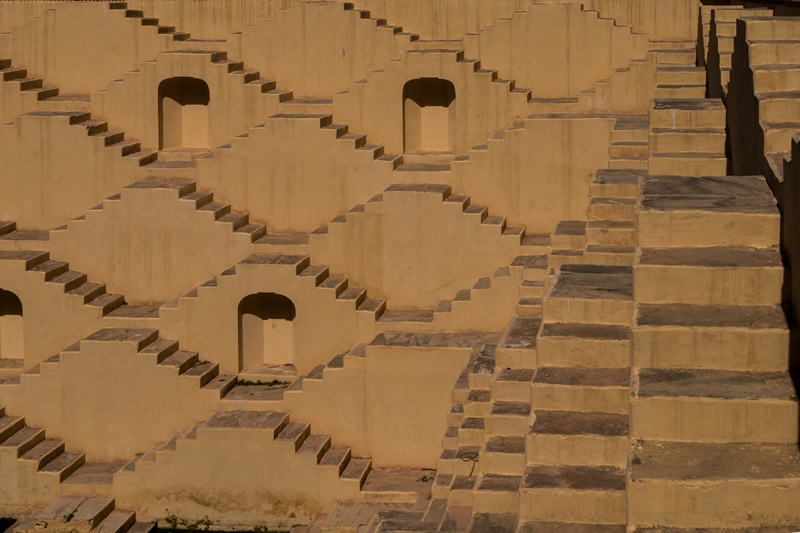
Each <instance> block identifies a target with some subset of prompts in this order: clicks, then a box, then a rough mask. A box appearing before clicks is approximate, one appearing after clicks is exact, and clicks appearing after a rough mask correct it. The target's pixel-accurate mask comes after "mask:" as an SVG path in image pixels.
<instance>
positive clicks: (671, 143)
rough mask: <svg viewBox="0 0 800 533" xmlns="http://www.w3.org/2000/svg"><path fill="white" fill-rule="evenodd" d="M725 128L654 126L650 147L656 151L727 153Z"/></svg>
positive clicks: (651, 132)
mask: <svg viewBox="0 0 800 533" xmlns="http://www.w3.org/2000/svg"><path fill="white" fill-rule="evenodd" d="M725 138H726V136H725V130H724V129H714V128H708V129H672V128H653V130H651V131H650V144H649V149H650V151H651V152H654V153H706V154H724V153H725Z"/></svg>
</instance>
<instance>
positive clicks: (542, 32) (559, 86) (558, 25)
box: [464, 4, 647, 98]
mask: <svg viewBox="0 0 800 533" xmlns="http://www.w3.org/2000/svg"><path fill="white" fill-rule="evenodd" d="M464 40H465V46H466V49H467V51H468V55H469V57H475V58H480V59H481V65H482V66H483V67H484V68H491V69H496V70H497V71H498V73H499V74H500V77H502V78H511V79H513V80H514V81H515V84H516V86H517V87H524V88H526V89H530V90H531V96H532V97H533V98H566V97H574V96H577V95H578V94H579V93H580V92H581V91H582V90H584V89H591V88H592V87H594V85H595V83H596V82H597V81H598V80H605V79H610V78H611V77H612V73H613V71H614V70H616V69H622V68H628V65H629V63H630V61H631V60H632V59H644V57H645V55H646V52H647V37H646V36H643V35H634V34H632V33H631V29H630V28H629V27H620V26H616V25H615V24H614V21H613V20H612V19H604V18H598V13H597V12H596V11H584V10H582V9H581V6H580V5H579V4H552V5H531V6H528V8H527V9H526V10H525V11H523V12H520V13H514V14H513V15H512V16H511V17H510V18H508V19H503V20H498V21H497V23H496V24H495V25H492V26H487V27H484V28H481V30H480V33H479V34H478V35H468V36H465V39H464Z"/></svg>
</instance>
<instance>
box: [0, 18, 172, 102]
mask: <svg viewBox="0 0 800 533" xmlns="http://www.w3.org/2000/svg"><path fill="white" fill-rule="evenodd" d="M2 4H3V6H0V18H2V15H3V14H5V13H6V12H13V11H22V12H23V13H26V14H27V13H30V11H31V9H32V8H30V7H25V6H30V5H34V6H35V5H38V4H47V5H48V9H42V10H41V11H39V12H38V13H35V15H36V16H35V17H34V18H26V19H24V23H23V21H22V20H20V19H21V17H20V16H19V15H18V14H16V13H15V14H13V15H12V14H11V13H9V15H10V18H12V19H14V20H15V21H16V22H17V23H18V24H19V25H15V26H14V27H13V28H8V30H6V31H9V33H8V34H0V57H7V58H11V59H12V60H13V61H14V64H15V65H16V66H20V67H23V68H26V69H27V70H28V75H29V76H33V77H42V78H44V79H45V81H46V83H47V86H49V87H54V86H55V87H59V89H60V94H62V95H76V94H78V95H88V94H89V93H90V92H91V91H97V90H101V89H103V88H104V87H105V85H106V83H108V82H109V81H111V80H113V79H118V78H120V77H122V73H123V72H127V71H129V70H136V69H138V68H139V64H140V63H141V62H142V61H148V60H151V59H153V58H154V57H155V56H156V54H157V53H158V52H160V51H164V50H169V49H170V48H172V47H173V46H174V41H173V40H172V35H171V34H160V33H159V29H158V27H157V26H143V25H142V23H141V21H142V19H141V18H126V16H125V10H124V9H109V3H108V2H42V3H40V2H2ZM9 4H11V5H12V7H9ZM13 5H19V6H20V7H18V8H16V10H15V9H14V8H13ZM31 14H34V13H31Z"/></svg>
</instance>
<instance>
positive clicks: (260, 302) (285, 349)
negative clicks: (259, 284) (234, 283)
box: [239, 293, 296, 369]
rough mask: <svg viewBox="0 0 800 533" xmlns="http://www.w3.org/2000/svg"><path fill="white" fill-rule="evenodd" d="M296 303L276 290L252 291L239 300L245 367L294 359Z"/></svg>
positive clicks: (242, 360)
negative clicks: (271, 291)
mask: <svg viewBox="0 0 800 533" xmlns="http://www.w3.org/2000/svg"><path fill="white" fill-rule="evenodd" d="M295 316H296V310H295V307H294V303H292V301H291V300H290V299H289V298H287V297H286V296H283V295H282V294H275V293H258V294H251V295H249V296H246V297H245V298H243V299H242V301H241V303H240V304H239V351H240V360H241V368H243V369H248V368H253V367H255V366H259V365H263V364H290V363H294V332H293V327H292V326H293V324H292V321H293V320H294V317H295Z"/></svg>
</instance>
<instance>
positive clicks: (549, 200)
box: [451, 115, 615, 233]
mask: <svg viewBox="0 0 800 533" xmlns="http://www.w3.org/2000/svg"><path fill="white" fill-rule="evenodd" d="M614 122H615V119H614V118H613V117H611V116H603V115H600V116H591V115H586V116H572V117H570V116H562V117H558V116H546V115H531V116H529V117H528V118H526V119H525V122H524V128H513V129H512V128H509V129H508V130H507V131H506V132H505V133H504V135H503V137H502V138H496V139H491V140H489V142H488V144H487V145H484V146H481V147H476V149H474V150H471V151H470V153H469V161H464V162H461V161H457V162H455V163H454V164H453V170H452V171H451V172H452V173H453V179H452V182H453V188H454V189H456V190H458V191H464V192H465V193H469V194H470V196H471V198H472V200H473V201H474V202H475V203H478V204H481V205H489V206H491V208H492V210H494V211H496V212H498V213H503V214H504V215H505V216H506V217H508V221H509V223H510V224H512V225H524V226H525V229H526V231H527V232H528V233H550V232H551V231H552V230H553V228H555V225H556V224H557V223H558V222H559V221H561V220H583V219H586V217H587V209H588V204H589V184H590V182H591V180H592V175H593V173H594V172H595V171H596V170H597V169H598V168H608V144H609V142H610V133H611V128H612V127H613V125H614Z"/></svg>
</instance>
